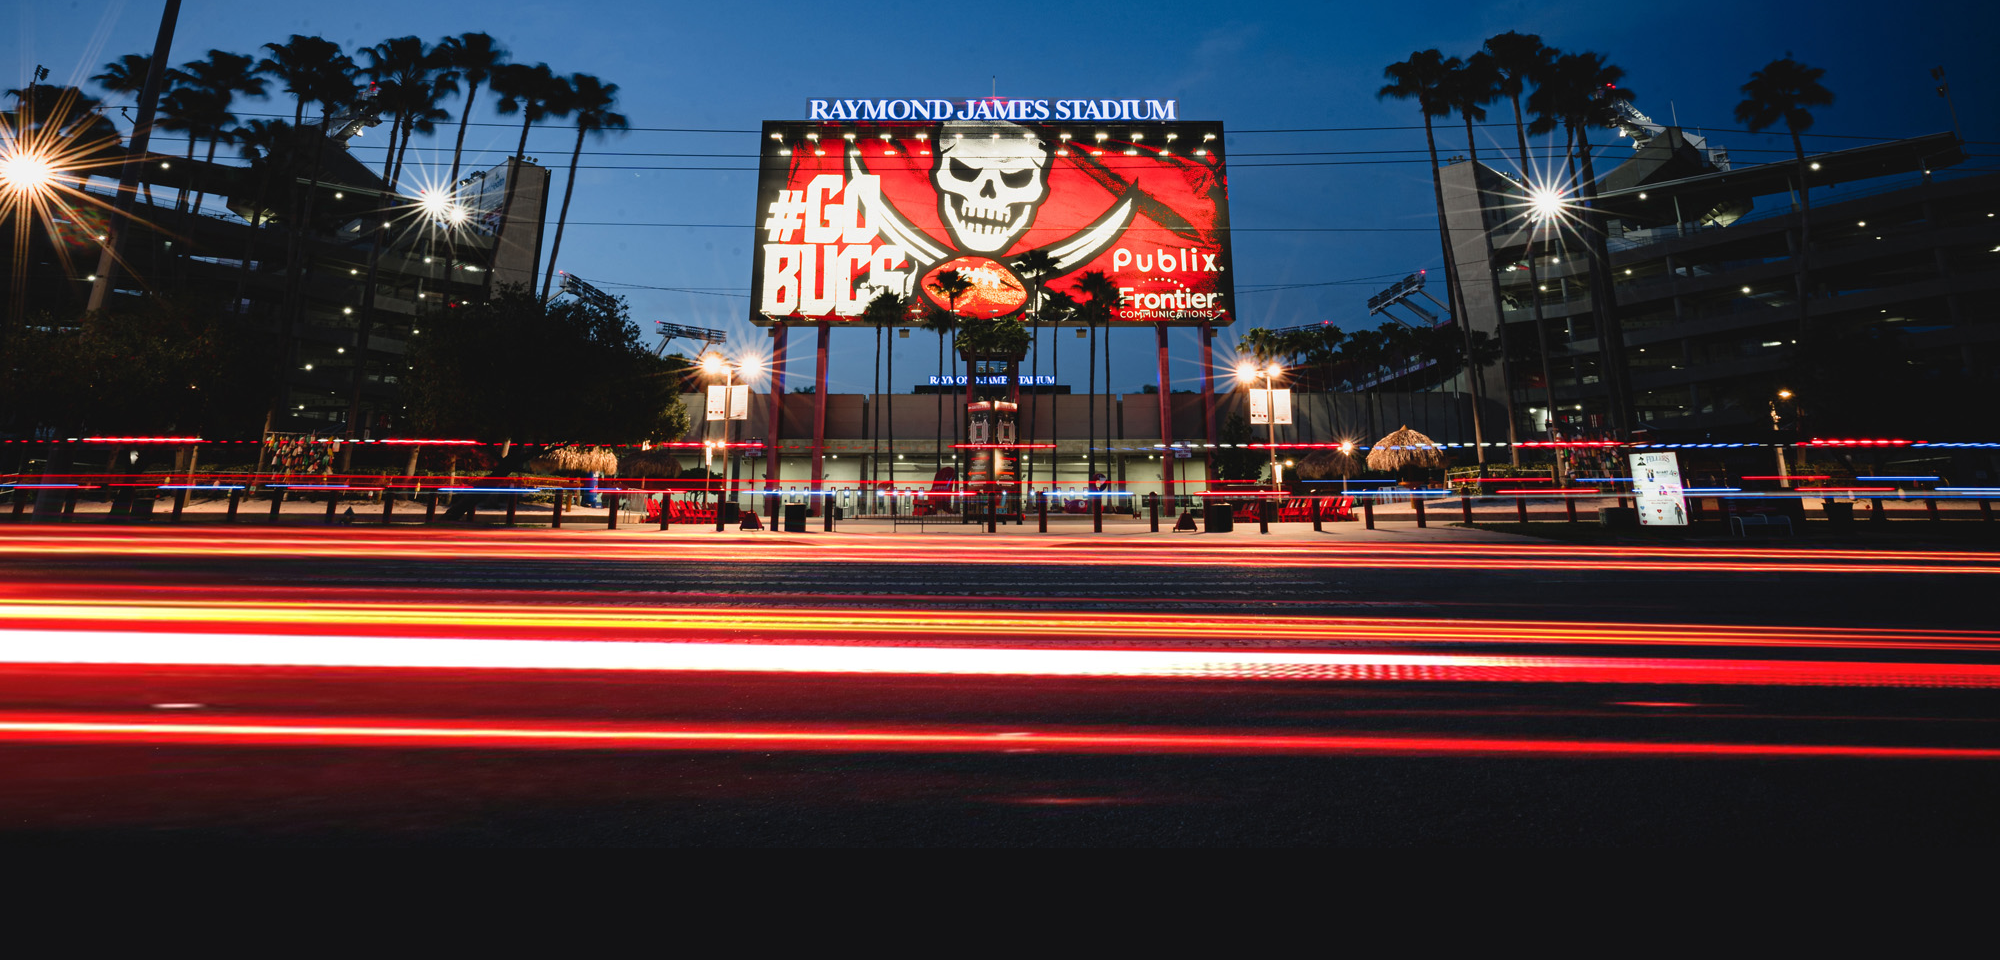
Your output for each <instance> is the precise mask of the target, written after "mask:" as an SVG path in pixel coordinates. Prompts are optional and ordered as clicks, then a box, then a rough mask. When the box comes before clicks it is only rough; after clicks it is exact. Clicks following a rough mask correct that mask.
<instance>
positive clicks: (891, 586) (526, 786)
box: [0, 527, 2000, 844]
mask: <svg viewBox="0 0 2000 960" xmlns="http://www.w3.org/2000/svg"><path fill="white" fill-rule="evenodd" d="M1996 575H2000V554H1992V553H1980V552H1977V551H1939V550H1930V551H1916V550H1912V551H1899V552H1879V551H1853V550H1823V549H1822V550H1814V549H1792V548H1790V547H1789V546H1781V547H1777V548H1770V547H1764V548H1757V549H1744V548H1740V547H1735V546H1725V545H1716V544H1710V545H1703V544H1682V545H1658V546H1640V547H1629V548H1620V547H1612V548H1600V547H1559V546H1551V545H1547V544H1535V543H1529V542H1513V541H1505V540H1497V539H1490V538H1489V539H1485V540H1476V541H1475V540H1453V539H1450V538H1449V537H1440V538H1439V539H1438V540H1435V541H1428V542H1419V543H1399V544H1361V543H1352V542H1346V543H1341V542H1330V541H1314V540H1310V539H1298V540H1294V541H1288V542H1283V543H1260V542H1256V541H1249V540H1234V541H1229V542H1227V543H1218V542H1215V541H1210V542H1206V543H1193V542H1188V541H1182V542H1179V543H1175V544H1171V545H1165V546H1163V545H1161V544H1159V543H1157V542H1151V541H1148V542H1132V543H1123V544H1117V545H1105V544H1103V543H1102V542H1098V541H1092V540H1091V539H1090V538H1088V537H1076V538H1006V537H999V538H986V539H966V540H958V539H948V538H941V537H936V536H924V537H912V538H876V539H873V540H868V541H862V540H859V539H853V540H840V539H837V538H817V539H813V538H808V539H804V540H798V541H789V542H788V541H778V540H771V541H761V542H757V543H755V544H750V545H744V544H739V543H732V542H729V541H723V540H717V539H707V540H704V539H701V538H693V537H690V538H686V539H678V538H674V537H672V536H666V537H660V536H654V537H649V538H639V537H624V538H618V537H613V536H609V535H606V534H603V533H601V532H600V533H598V534H596V535H594V536H593V535H588V534H580V535H576V536H566V535H562V534H560V533H557V532H550V531H539V532H517V533H507V534H504V535H501V534H493V535H488V534H484V533H477V534H475V533H444V532H433V531H417V530H412V531H394V532H391V533H387V534H370V533H365V532H361V531H342V530H327V531H304V530H268V529H255V528H246V529H241V530H233V531H232V530H220V529H217V530H207V531H195V532H187V531H183V532H180V533H174V534H168V533H165V532H158V531H140V530H136V529H135V530H119V529H117V528H90V527H79V528H72V529H67V530H60V531H53V532H52V531H49V530H47V529H46V528H44V529H40V530H36V529H32V528H8V529H6V530H4V531H0V583H4V584H5V585H6V590H5V592H4V593H5V595H4V597H0V764H4V765H5V766H4V769H7V770H8V771H9V777H8V778H7V780H6V782H5V783H4V784H0V831H3V832H5V833H7V834H8V835H9V836H10V837H11V839H12V840H14V841H17V842H29V841H38V840H39V841H50V842H93V841H105V842H127V841H133V840H142V841H166V842H174V841H187V842H210V841H218V840H221V841H240V842H254V843H268V842H281V843H386V844H409V843H526V844H650V843H683V844H686V843H692V844H713V843H724V844H745V843H779V844H885V843H887V844H895V843H1003V844H1203V843H1236V844H1277V843H1345V844H1436V843H1469V842H1481V843H1533V844H1552V843H1565V844H1569V843H1576V844H1588V843H1658V842H1678V843H1698V842H1703V841H1710V842H1728V843H1786V842H1811V843H1842V842H1868V843H1874V842H1895V843H1910V842H1920V843H1930V842H1937V843H1946V842H1949V843H1961V842H1966V841H1973V842H1977V841H1979V840H1991V839H1994V835H1995V834H1996V833H2000V827H1996V826H1995V825H1994V822H1993V821H1992V818H1991V817H1990V816H1989V815H1988V811H1989V810H1990V808H1991V805H1992V802H1993V801H1994V800H1995V799H1996V797H2000V794H1996V791H1995V787H1996V786H2000V729H1996V717H2000V712H1996V709H1995V708H1996V699H2000V698H1996V694H1995V691H1996V690H2000V655H1996V654H2000V630H1996V629H1995V628H1994V627H1993V625H1992V623H1993V619H1992V617H1991V615H1990V613H1989V612H1988V610H1989V607H1990V604H1989V601H1988V599H1987V598H1988V595H1989V594H1990V592H1991V590H1992V588H1993V586H1994V585H1995V584H1996Z"/></svg>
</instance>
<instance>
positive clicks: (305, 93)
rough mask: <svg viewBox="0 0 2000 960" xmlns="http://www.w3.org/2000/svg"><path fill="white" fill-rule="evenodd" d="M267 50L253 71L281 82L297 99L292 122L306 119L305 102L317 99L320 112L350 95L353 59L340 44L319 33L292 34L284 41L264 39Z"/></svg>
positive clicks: (298, 125) (345, 99)
mask: <svg viewBox="0 0 2000 960" xmlns="http://www.w3.org/2000/svg"><path fill="white" fill-rule="evenodd" d="M264 49H265V50H266V51H268V53H269V54H270V55H269V56H266V57H265V58H264V59H262V60H259V61H258V62H257V72H258V73H262V74H265V75H266V76H269V77H271V78H272V79H274V80H277V81H278V82H280V83H282V84H284V85H285V92H286V93H289V94H291V95H292V96H293V97H294V98H295V99H296V101H297V103H296V105H295V106H294V107H293V109H292V126H294V127H302V126H304V125H305V122H306V104H308V103H317V104H319V105H320V109H321V111H322V112H331V111H332V110H333V108H334V106H336V105H338V104H342V103H346V102H347V101H348V100H350V99H352V98H353V96H354V72H355V68H354V60H353V58H351V57H349V56H348V55H347V54H346V53H343V52H342V51H341V49H340V44H337V43H334V42H333V41H331V40H327V39H325V38H323V37H308V36H302V35H300V34H296V33H295V34H292V37H291V39H289V40H287V41H285V42H284V43H267V44H264Z"/></svg>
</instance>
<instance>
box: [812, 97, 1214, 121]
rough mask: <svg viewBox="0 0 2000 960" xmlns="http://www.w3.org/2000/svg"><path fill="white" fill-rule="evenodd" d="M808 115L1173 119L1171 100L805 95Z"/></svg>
mask: <svg viewBox="0 0 2000 960" xmlns="http://www.w3.org/2000/svg"><path fill="white" fill-rule="evenodd" d="M806 106H807V112H806V119H808V120H937V121H944V120H1013V121H1016V122H1020V121H1028V120H1178V119H1180V118H1179V117H1176V116H1174V101H1172V100H1014V99H1009V98H1005V97H983V98H979V99H965V100H808V101H806Z"/></svg>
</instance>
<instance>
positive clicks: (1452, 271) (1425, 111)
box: [1375, 49, 1486, 463]
mask: <svg viewBox="0 0 2000 960" xmlns="http://www.w3.org/2000/svg"><path fill="white" fill-rule="evenodd" d="M1459 66H1460V64H1459V60H1458V58H1457V57H1446V56H1445V55H1444V54H1443V53H1441V52H1439V51H1437V50H1435V49H1432V50H1417V51H1415V52H1412V53H1411V54H1410V59H1408V60H1404V61H1402V62H1401V63H1392V64H1390V65H1388V66H1386V67H1383V68H1382V76H1383V77H1385V78H1387V79H1388V81H1389V82H1388V83H1386V84H1383V86H1382V89H1380V90H1377V91H1375V97H1376V99H1378V100H1383V99H1390V100H1415V101H1416V102H1417V107H1418V110H1419V112H1420V113H1421V114H1422V115H1423V118H1424V144H1425V146H1427V147H1429V148H1430V155H1431V191H1432V193H1433V194H1434V196H1435V198H1436V200H1437V217H1438V244H1439V246H1440V247H1442V248H1443V251H1444V273H1445V281H1446V283H1447V284H1448V285H1450V287H1451V299H1450V305H1451V310H1450V314H1451V317H1452V319H1453V320H1455V321H1457V322H1458V323H1460V324H1463V323H1465V320H1464V313H1465V310H1464V309H1463V308H1462V307H1461V306H1460V305H1459V296H1458V258H1457V257H1455V256H1453V255H1452V252H1451V238H1450V234H1449V233H1447V232H1446V230H1445V217H1444V179H1443V178H1442V177H1441V176H1439V174H1438V149H1437V131H1436V130H1434V129H1433V128H1432V125H1431V120H1432V119H1433V118H1438V117H1449V116H1451V111H1452V106H1451V95H1450V94H1451V91H1450V84H1451V77H1452V73H1453V72H1454V71H1456V70H1457V69H1458V68H1459ZM1467 379H1468V380H1470V381H1471V382H1469V383H1468V384H1466V386H1467V387H1468V388H1469V389H1470V390H1471V391H1472V440H1473V443H1474V447H1473V449H1474V450H1477V451H1478V452H1479V462H1481V463H1485V462H1486V434H1485V430H1484V428H1483V427H1482V426H1481V425H1480V421H1481V419H1482V418H1481V417H1480V415H1479V401H1480V397H1479V382H1478V380H1477V379H1474V378H1470V377H1468V378H1467Z"/></svg>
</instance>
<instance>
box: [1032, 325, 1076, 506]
mask: <svg viewBox="0 0 2000 960" xmlns="http://www.w3.org/2000/svg"><path fill="white" fill-rule="evenodd" d="M1078 306H1079V305H1078V304H1077V302H1076V298H1075V297H1072V296H1070V295H1069V294H1067V293H1064V292H1062V291H1061V290H1050V289H1048V288H1047V287H1046V286H1044V287H1043V290H1042V307H1041V309H1040V310H1038V311H1036V313H1035V322H1036V323H1048V324H1056V325H1057V326H1056V328H1055V330H1054V331H1053V332H1052V333H1051V334H1050V335H1049V379H1050V380H1061V379H1062V339H1063V338H1062V335H1063V331H1064V329H1065V328H1064V327H1062V326H1060V324H1062V323H1064V322H1065V321H1068V320H1071V319H1073V318H1075V316H1076V312H1077V307H1078ZM1057 396H1060V395H1059V394H1056V393H1050V394H1049V402H1050V403H1051V404H1054V406H1052V407H1051V408H1050V410H1049V443H1051V444H1053V445H1054V446H1053V447H1051V449H1050V450H1049V483H1051V484H1054V483H1055V482H1057V480H1058V479H1059V478H1060V477H1061V476H1062V473H1061V453H1062V405H1061V404H1060V403H1057V402H1056V400H1055V398H1056V397H1057Z"/></svg>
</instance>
